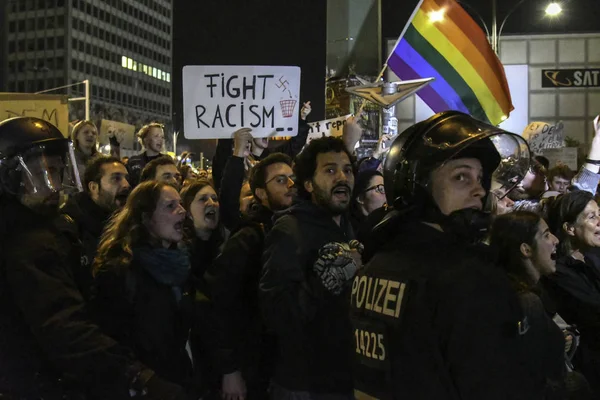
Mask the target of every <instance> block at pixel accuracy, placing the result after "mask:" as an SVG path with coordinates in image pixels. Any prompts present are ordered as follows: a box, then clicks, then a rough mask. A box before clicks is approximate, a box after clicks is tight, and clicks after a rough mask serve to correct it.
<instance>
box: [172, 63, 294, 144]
mask: <svg viewBox="0 0 600 400" xmlns="http://www.w3.org/2000/svg"><path fill="white" fill-rule="evenodd" d="M301 106H302V104H300V68H299V67H269V66H223V65H186V66H185V67H183V125H184V134H185V137H186V139H222V138H227V139H229V138H231V137H232V135H233V132H235V131H236V130H238V129H240V128H251V129H252V136H254V137H272V136H295V135H297V134H298V114H299V112H300V108H301Z"/></svg>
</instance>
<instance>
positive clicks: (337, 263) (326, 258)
mask: <svg viewBox="0 0 600 400" xmlns="http://www.w3.org/2000/svg"><path fill="white" fill-rule="evenodd" d="M359 245H360V243H358V242H357V241H352V242H351V244H348V243H337V242H332V243H327V244H326V245H325V246H323V247H321V249H319V258H317V261H316V262H315V264H314V265H313V269H314V271H315V273H316V274H317V276H318V277H319V278H320V279H321V282H322V283H323V286H325V288H326V289H327V290H329V291H330V292H331V293H333V294H335V295H339V294H341V293H342V291H343V289H344V286H345V284H346V283H347V282H349V281H350V280H351V279H352V278H353V277H354V274H355V273H356V271H357V270H358V268H359V265H357V263H356V261H355V259H354V257H352V252H353V251H359V249H360V246H359ZM361 246H362V245H361Z"/></svg>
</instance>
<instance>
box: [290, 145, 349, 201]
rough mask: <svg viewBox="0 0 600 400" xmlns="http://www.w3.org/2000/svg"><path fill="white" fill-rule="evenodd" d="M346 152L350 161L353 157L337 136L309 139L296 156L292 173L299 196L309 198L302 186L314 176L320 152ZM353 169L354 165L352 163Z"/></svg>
mask: <svg viewBox="0 0 600 400" xmlns="http://www.w3.org/2000/svg"><path fill="white" fill-rule="evenodd" d="M330 152H335V153H342V152H343V153H346V154H347V155H348V159H349V160H350V162H351V163H352V162H353V161H354V157H353V156H352V154H350V153H349V152H348V150H347V149H346V146H344V142H343V141H342V139H341V138H339V137H333V136H326V137H323V138H319V139H314V140H311V142H310V143H309V144H308V145H307V146H306V148H305V149H304V150H303V151H302V153H300V154H298V156H297V157H296V164H295V165H294V174H295V175H296V187H297V188H298V195H299V197H304V198H309V197H310V194H309V193H308V192H307V191H306V189H305V188H304V183H305V182H307V181H310V180H312V179H313V178H314V176H315V172H316V171H317V156H318V155H319V154H321V153H330ZM353 169H354V165H353Z"/></svg>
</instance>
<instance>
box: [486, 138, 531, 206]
mask: <svg viewBox="0 0 600 400" xmlns="http://www.w3.org/2000/svg"><path fill="white" fill-rule="evenodd" d="M490 140H491V142H492V143H493V144H494V146H495V147H496V150H497V151H498V154H499V155H500V164H499V165H498V167H497V168H496V170H495V171H494V173H493V174H492V182H491V192H492V193H493V194H494V195H495V196H496V197H498V198H499V199H502V198H504V197H505V196H506V195H507V194H508V192H510V191H511V190H513V189H514V188H515V187H516V186H517V185H518V184H519V183H520V182H521V181H522V180H523V178H525V175H526V174H527V171H529V165H530V162H531V152H530V151H529V146H528V145H527V142H526V141H525V139H523V138H522V137H521V136H519V135H515V134H512V133H503V134H498V135H494V136H492V137H490Z"/></svg>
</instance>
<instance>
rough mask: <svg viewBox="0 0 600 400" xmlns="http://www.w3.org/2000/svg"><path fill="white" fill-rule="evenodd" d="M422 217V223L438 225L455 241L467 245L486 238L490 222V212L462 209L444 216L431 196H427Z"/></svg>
mask: <svg viewBox="0 0 600 400" xmlns="http://www.w3.org/2000/svg"><path fill="white" fill-rule="evenodd" d="M422 216H423V217H422V221H424V222H429V223H432V224H437V225H439V226H440V227H441V228H442V230H443V231H444V232H445V233H448V234H450V235H452V236H453V237H454V238H455V240H457V241H459V242H461V243H465V244H469V245H473V244H477V243H480V242H481V241H482V240H484V239H485V238H486V236H487V233H488V231H489V228H490V224H491V221H492V214H491V213H490V212H488V211H484V210H477V209H474V208H464V209H461V210H456V211H453V212H452V213H450V214H449V215H445V214H443V213H442V211H441V210H440V208H439V207H438V205H437V204H436V203H435V202H434V200H433V198H432V197H431V195H429V196H427V201H426V202H425V204H424V206H423V213H422Z"/></svg>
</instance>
